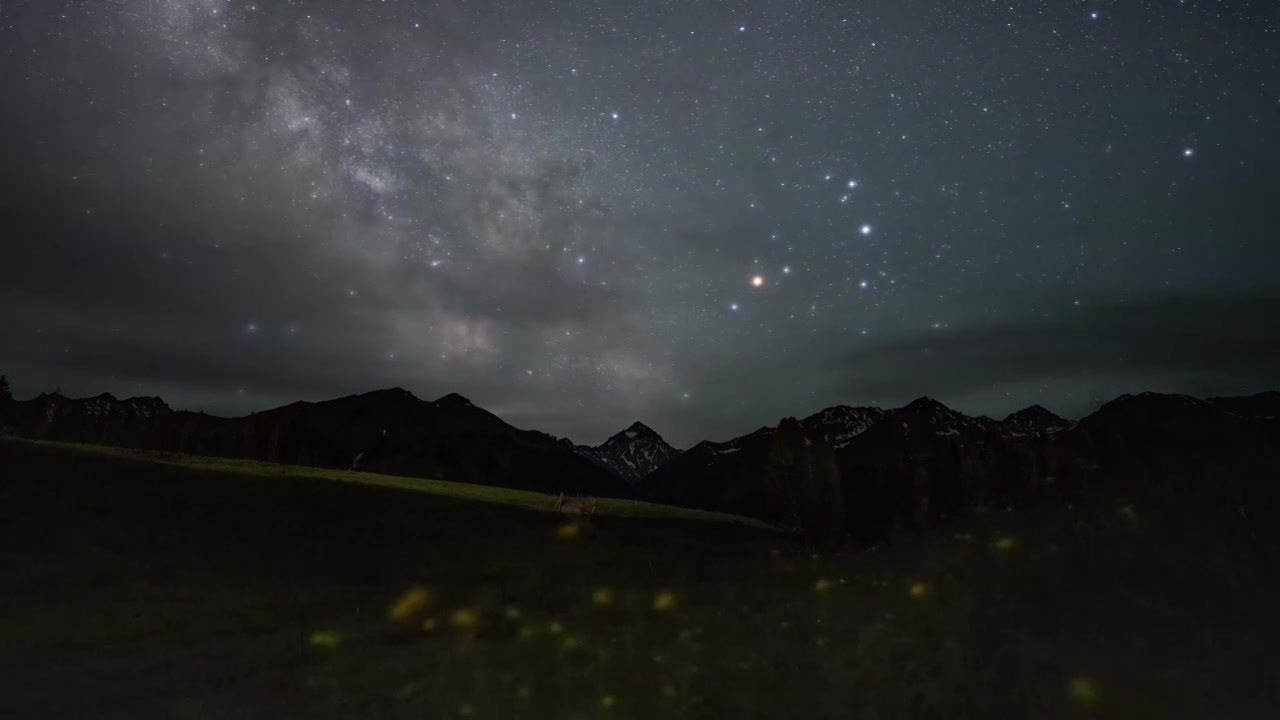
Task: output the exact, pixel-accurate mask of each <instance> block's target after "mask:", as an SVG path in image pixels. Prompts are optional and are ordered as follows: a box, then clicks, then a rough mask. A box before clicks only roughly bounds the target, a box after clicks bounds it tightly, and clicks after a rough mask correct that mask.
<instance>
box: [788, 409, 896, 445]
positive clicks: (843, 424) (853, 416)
mask: <svg viewBox="0 0 1280 720" xmlns="http://www.w3.org/2000/svg"><path fill="white" fill-rule="evenodd" d="M882 417H884V410H881V409H880V408H878V407H850V406H848V405H836V406H834V407H829V408H827V409H825V410H822V411H820V412H816V413H814V414H813V415H810V416H809V417H807V418H805V419H804V420H801V421H800V424H801V426H802V427H804V429H805V432H808V433H814V434H817V435H821V436H822V438H823V439H825V440H826V441H827V443H828V444H829V445H831V447H833V448H842V447H844V446H845V445H848V444H849V441H850V440H852V439H853V438H855V437H857V436H858V435H861V434H862V433H863V432H865V431H866V430H867V428H869V427H871V426H872V424H874V423H875V422H876V421H877V420H879V419H880V418H882Z"/></svg>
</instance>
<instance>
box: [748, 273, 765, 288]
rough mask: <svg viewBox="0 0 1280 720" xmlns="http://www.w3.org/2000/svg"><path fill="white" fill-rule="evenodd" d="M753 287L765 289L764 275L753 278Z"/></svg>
mask: <svg viewBox="0 0 1280 720" xmlns="http://www.w3.org/2000/svg"><path fill="white" fill-rule="evenodd" d="M751 287H764V276H763V275H755V276H752V278H751Z"/></svg>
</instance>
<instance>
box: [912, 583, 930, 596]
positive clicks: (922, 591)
mask: <svg viewBox="0 0 1280 720" xmlns="http://www.w3.org/2000/svg"><path fill="white" fill-rule="evenodd" d="M928 595H929V586H928V585H925V584H924V583H915V584H914V585H912V586H911V597H913V598H915V599H916V600H923V599H924V598H926V597H927V596H928Z"/></svg>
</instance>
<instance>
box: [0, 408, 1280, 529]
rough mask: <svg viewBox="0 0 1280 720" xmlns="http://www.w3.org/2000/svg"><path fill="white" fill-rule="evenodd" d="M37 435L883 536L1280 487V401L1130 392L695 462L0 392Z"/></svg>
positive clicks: (647, 434) (923, 421) (342, 421)
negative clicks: (613, 499) (1070, 508)
mask: <svg viewBox="0 0 1280 720" xmlns="http://www.w3.org/2000/svg"><path fill="white" fill-rule="evenodd" d="M0 428H2V429H3V430H4V431H5V432H6V433H11V434H16V435H20V436H23V437H30V438H38V439H46V440H59V441H73V442H88V443H105V444H112V445H120V446H127V447H137V448H146V449H156V450H168V451H179V452H186V453H193V454H202V455H214V456H223V457H238V458H249V459H255V460H265V461H271V462H280V463H290V464H299V465H312V466H318V467H332V468H357V469H361V470H368V471H372V472H382V473H389V474H397V475H407V476H418V477H431V478H441V479H447V480H455V481H460V482H470V483H481V484H490V485H497V486H502V487H512V488H523V489H530V490H538V491H543V492H561V491H563V492H567V493H578V494H592V495H600V496H630V495H632V494H634V495H637V496H639V497H642V498H645V499H648V500H652V501H656V502H663V503H669V504H673V505H681V506H686V507H692V508H699V509H706V510H717V511H721V512H728V513H736V514H741V515H747V516H751V517H757V518H763V519H766V520H770V521H772V522H777V523H779V524H782V525H785V526H789V527H797V528H802V529H811V530H821V531H832V530H839V531H842V532H849V533H852V534H853V535H855V536H859V537H864V538H869V539H874V538H880V537H884V536H885V535H887V534H889V533H892V532H893V531H894V530H895V528H924V527H927V526H929V525H930V524H932V523H935V522H937V521H939V520H942V519H945V518H946V517H948V516H950V515H953V514H958V513H983V512H987V511H992V510H999V509H1003V508H1006V507H1011V506H1021V505H1033V504H1038V503H1044V502H1069V501H1070V500H1071V499H1072V498H1076V497H1080V496H1082V495H1083V494H1085V493H1089V492H1095V491H1097V490H1099V489H1102V490H1105V489H1106V488H1111V487H1114V488H1123V487H1129V486H1133V485H1136V484H1158V485H1168V486H1170V487H1183V486H1189V485H1196V486H1206V487H1217V486H1222V487H1231V488H1233V490H1232V492H1234V493H1248V492H1249V490H1248V488H1247V487H1245V486H1242V485H1241V483H1242V482H1244V483H1248V482H1263V481H1265V480H1266V479H1267V478H1274V477H1277V476H1280V393H1276V392H1267V393H1261V394H1259V395H1253V396H1249V397H1221V398H1210V399H1207V400H1203V399H1199V398H1194V397H1190V396H1187V395H1167V394H1159V393H1142V394H1139V395H1122V396H1120V397H1118V398H1116V399H1115V400H1112V401H1111V402H1108V403H1106V404H1105V405H1103V406H1102V407H1101V408H1099V409H1098V411H1097V412H1095V413H1093V414H1092V415H1089V416H1088V417H1085V418H1083V419H1082V420H1080V421H1079V422H1075V423H1073V422H1071V421H1068V420H1065V419H1063V418H1061V417H1059V416H1057V415H1054V414H1053V413H1052V412H1050V411H1049V410H1046V409H1045V408H1042V407H1039V406H1031V407H1029V408H1026V409H1023V410H1020V411H1018V412H1015V413H1013V414H1011V415H1009V416H1008V417H1007V418H1005V419H1004V420H1002V421H996V420H992V419H991V418H986V417H976V418H975V417H970V416H968V415H965V414H964V413H960V412H957V411H955V410H952V409H951V408H948V407H947V406H945V405H943V404H942V403H940V402H937V401H936V400H932V399H930V398H920V399H918V400H915V401H913V402H911V403H909V404H907V405H906V406H904V407H901V408H895V409H890V410H881V409H879V408H856V407H848V406H834V407H830V408H827V409H825V410H823V411H821V412H819V413H815V414H814V415H811V416H809V417H806V418H804V419H803V420H795V419H793V418H787V419H784V420H783V421H782V422H781V423H780V424H779V427H778V428H777V429H776V430H775V429H774V428H771V427H762V428H760V429H759V430H756V431H755V432H753V433H750V434H747V435H744V436H742V437H739V438H735V439H733V440H729V441H727V442H705V441H704V442H701V443H698V444H697V445H695V446H694V447H693V448H691V449H689V450H688V451H685V452H683V453H682V452H679V451H677V450H675V449H674V448H672V447H671V446H670V445H668V444H667V443H666V442H665V441H663V440H662V438H661V436H659V435H658V434H657V433H656V432H654V431H653V430H651V429H650V428H648V427H646V426H645V425H643V424H641V423H635V424H633V425H632V426H631V427H629V428H627V429H626V430H624V431H623V432H621V433H618V434H616V435H614V436H613V437H611V438H609V440H607V441H605V442H604V443H603V444H601V445H600V446H598V447H595V448H589V447H584V446H576V447H575V446H574V445H573V443H572V442H570V441H569V440H567V439H557V438H555V437H553V436H551V435H547V434H544V433H540V432H536V431H529V430H518V429H516V428H514V427H511V426H510V425H508V424H507V423H505V422H504V421H502V420H501V419H500V418H498V417H497V416H496V415H493V414H492V413H490V412H488V411H486V410H483V409H481V408H479V407H476V406H475V405H473V404H472V403H471V402H470V401H468V400H467V399H466V398H464V397H462V396H460V395H456V394H451V395H446V396H445V397H442V398H440V399H439V400H436V401H434V402H427V401H423V400H420V399H418V398H417V397H414V396H413V395H412V394H410V393H409V392H407V391H405V390H402V389H399V388H393V389H390V390H380V391H377V392H371V393H365V394H363V395H351V396H348V397H344V398H338V399H336V400H329V401H326V402H319V403H309V402H297V403H293V404H291V405H286V406H284V407H280V408H275V409H273V410H267V411H264V412H259V413H255V414H252V415H250V416H247V417H239V418H221V417H214V416H211V415H206V414H204V413H195V412H184V411H174V410H172V409H171V408H169V406H168V405H166V404H165V403H164V402H163V401H162V400H160V399H159V398H145V397H144V398H128V399H124V400H120V399H117V398H115V397H113V396H111V395H105V394H104V395H99V396H97V397H91V398H82V399H72V398H66V397H63V396H62V395H59V394H56V393H54V394H44V395H40V396H39V397H36V398H34V399H32V400H27V401H15V400H13V399H11V398H10V397H9V396H8V395H7V394H5V393H0Z"/></svg>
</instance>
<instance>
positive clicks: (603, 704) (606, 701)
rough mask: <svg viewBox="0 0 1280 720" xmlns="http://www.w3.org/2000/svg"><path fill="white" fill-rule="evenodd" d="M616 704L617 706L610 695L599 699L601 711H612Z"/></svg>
mask: <svg viewBox="0 0 1280 720" xmlns="http://www.w3.org/2000/svg"><path fill="white" fill-rule="evenodd" d="M616 704H617V701H616V700H614V698H613V696H612V695H605V696H604V697H602V698H600V709H601V710H612V709H613V706H614V705H616Z"/></svg>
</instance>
